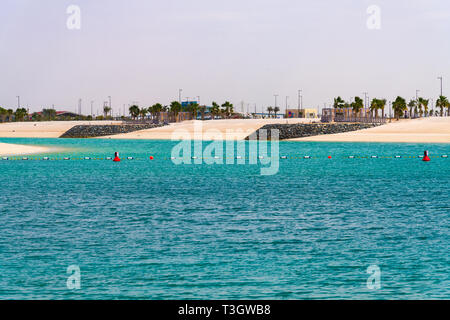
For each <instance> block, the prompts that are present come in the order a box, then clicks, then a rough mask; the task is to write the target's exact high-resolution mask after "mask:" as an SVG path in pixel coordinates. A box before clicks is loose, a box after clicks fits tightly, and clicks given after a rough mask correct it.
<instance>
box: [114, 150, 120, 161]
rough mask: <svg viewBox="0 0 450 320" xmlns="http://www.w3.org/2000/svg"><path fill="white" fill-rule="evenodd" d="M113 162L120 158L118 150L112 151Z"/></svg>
mask: <svg viewBox="0 0 450 320" xmlns="http://www.w3.org/2000/svg"><path fill="white" fill-rule="evenodd" d="M113 161H114V162H120V158H119V153H118V152H114V159H113Z"/></svg>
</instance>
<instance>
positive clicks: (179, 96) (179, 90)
mask: <svg viewBox="0 0 450 320" xmlns="http://www.w3.org/2000/svg"><path fill="white" fill-rule="evenodd" d="M181 92H183V89H178V102H179V103H181Z"/></svg>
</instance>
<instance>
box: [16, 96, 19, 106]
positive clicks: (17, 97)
mask: <svg viewBox="0 0 450 320" xmlns="http://www.w3.org/2000/svg"><path fill="white" fill-rule="evenodd" d="M16 97H17V108H18V109H20V96H16Z"/></svg>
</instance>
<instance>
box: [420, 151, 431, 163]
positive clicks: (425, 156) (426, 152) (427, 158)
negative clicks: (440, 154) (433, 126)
mask: <svg viewBox="0 0 450 320" xmlns="http://www.w3.org/2000/svg"><path fill="white" fill-rule="evenodd" d="M430 160H431V159H430V157H429V156H428V151H425V152H424V154H423V159H422V161H430Z"/></svg>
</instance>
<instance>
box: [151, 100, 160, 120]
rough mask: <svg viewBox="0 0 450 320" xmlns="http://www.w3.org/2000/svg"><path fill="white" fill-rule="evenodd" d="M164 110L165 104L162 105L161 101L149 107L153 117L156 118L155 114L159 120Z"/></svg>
mask: <svg viewBox="0 0 450 320" xmlns="http://www.w3.org/2000/svg"><path fill="white" fill-rule="evenodd" d="M162 110H163V106H162V104H161V103H155V104H154V105H152V106H151V107H150V108H149V111H150V112H151V113H152V115H153V118H155V116H156V119H157V120H158V121H159V116H160V113H161V111H162Z"/></svg>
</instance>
